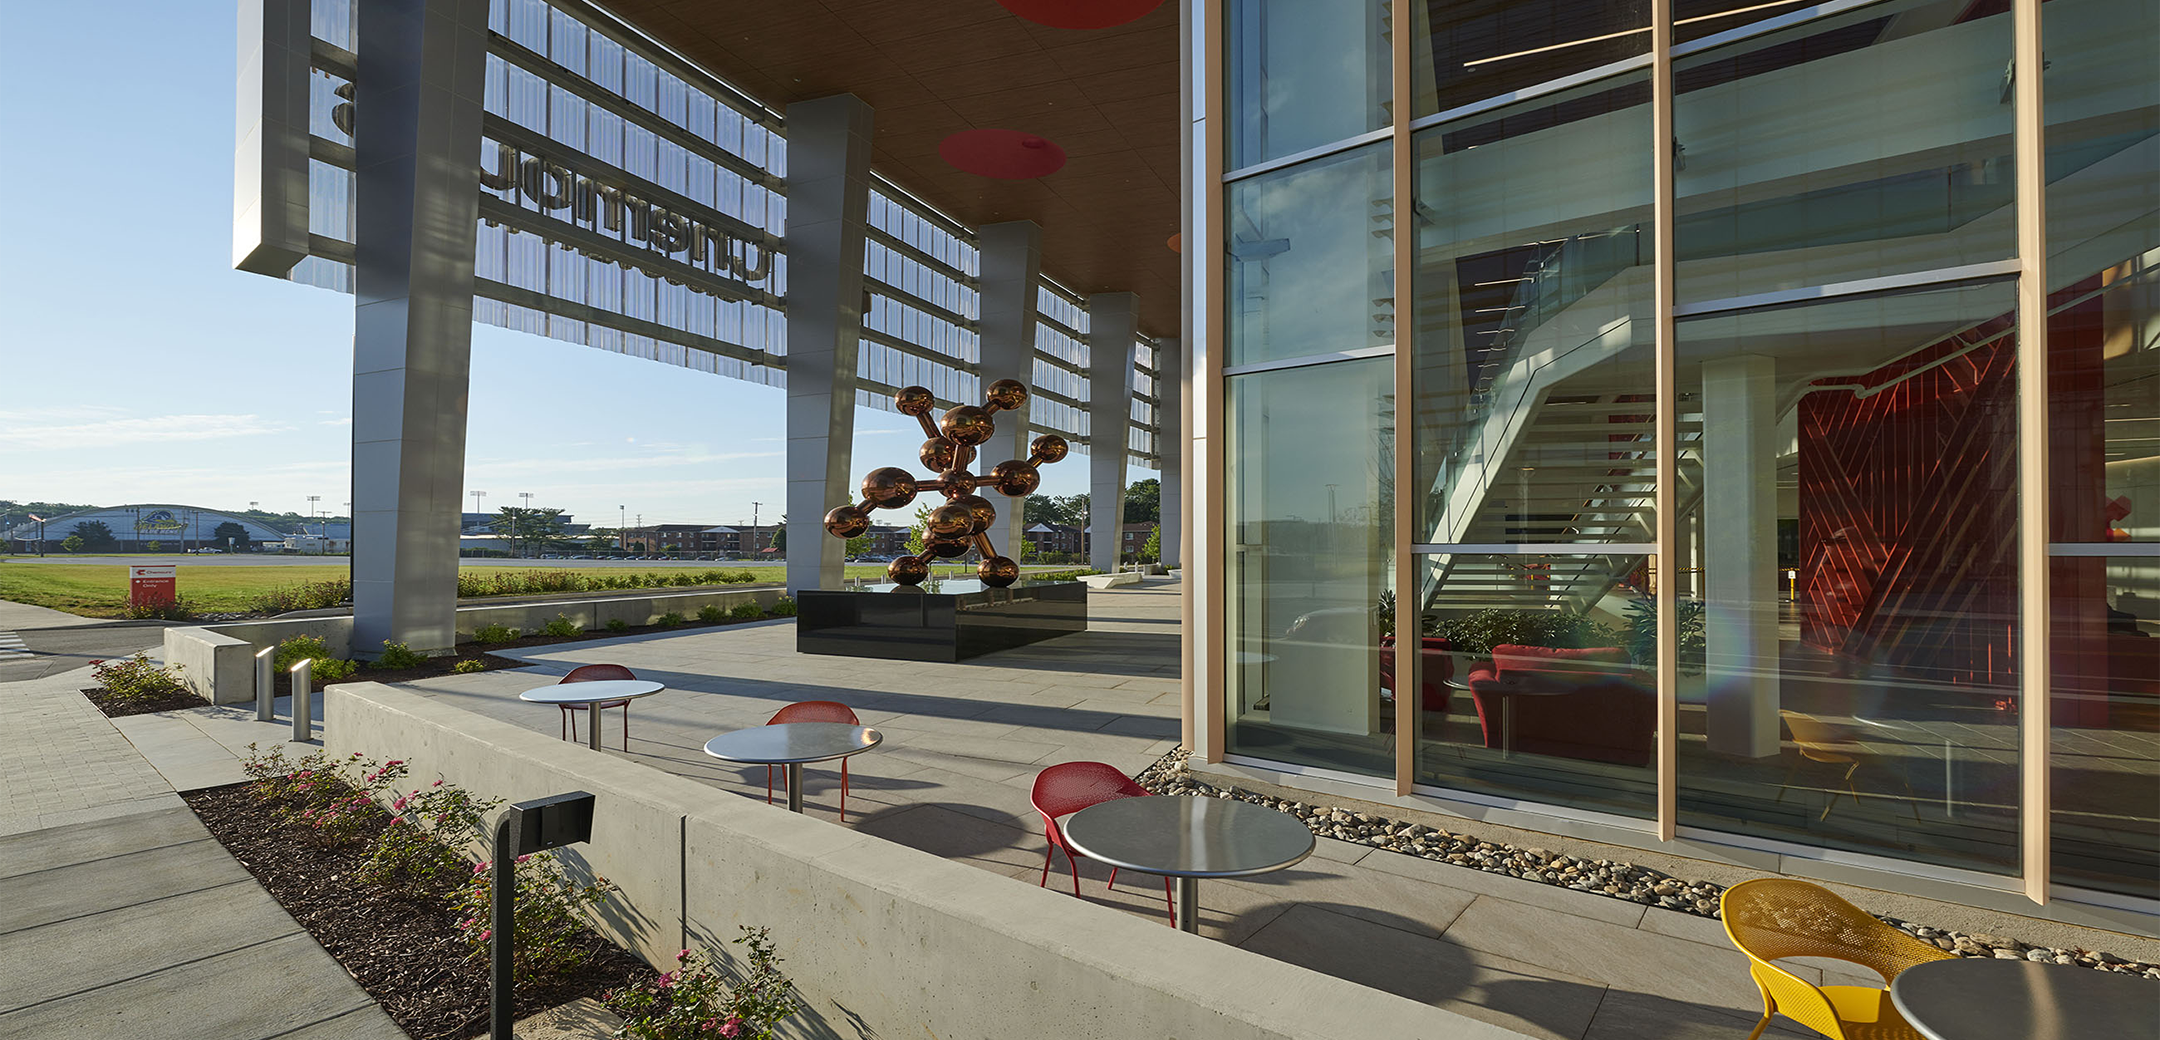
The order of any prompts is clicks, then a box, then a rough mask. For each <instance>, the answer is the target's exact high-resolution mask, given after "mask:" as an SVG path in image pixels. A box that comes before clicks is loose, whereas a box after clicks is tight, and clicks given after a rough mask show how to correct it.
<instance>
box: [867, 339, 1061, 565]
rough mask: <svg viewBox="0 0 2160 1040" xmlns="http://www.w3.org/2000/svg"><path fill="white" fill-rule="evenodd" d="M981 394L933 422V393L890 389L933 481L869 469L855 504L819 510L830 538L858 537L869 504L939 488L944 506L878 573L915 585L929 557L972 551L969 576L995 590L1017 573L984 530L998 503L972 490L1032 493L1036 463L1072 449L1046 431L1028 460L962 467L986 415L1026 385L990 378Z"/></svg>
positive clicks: (902, 504) (898, 505) (892, 504)
mask: <svg viewBox="0 0 2160 1040" xmlns="http://www.w3.org/2000/svg"><path fill="white" fill-rule="evenodd" d="M983 397H984V401H983V404H982V405H981V406H980V407H977V406H975V405H972V404H963V405H960V406H959V407H957V408H949V409H946V411H945V414H944V415H943V416H942V417H940V418H939V419H938V421H937V422H936V423H935V424H932V423H931V421H930V410H931V409H932V408H935V407H936V406H937V398H935V397H934V396H932V395H931V393H930V391H929V390H927V389H925V388H923V387H919V386H910V387H903V388H901V389H900V391H899V392H898V393H895V394H893V405H894V406H895V407H897V408H898V409H899V411H900V414H902V415H912V416H914V417H915V419H916V421H918V422H920V423H922V428H923V432H924V433H925V434H928V435H929V437H930V439H929V440H926V441H924V442H923V446H922V451H921V452H920V453H919V455H920V457H921V459H922V463H923V465H925V466H928V467H930V469H931V471H932V472H934V473H936V474H937V479H935V480H917V479H915V475H914V474H912V473H909V472H908V471H907V470H904V469H901V468H899V467H898V466H886V467H883V468H881V469H874V470H871V471H870V473H869V474H868V475H867V476H865V477H863V482H862V498H863V500H862V502H861V503H860V504H855V503H850V504H848V505H844V506H838V507H836V508H834V509H833V511H832V512H829V513H827V514H825V533H826V534H829V535H832V536H833V537H835V538H854V537H857V536H859V535H861V534H862V533H863V532H865V531H868V530H869V529H870V511H871V510H873V509H904V508H906V507H907V506H908V505H910V504H912V503H913V502H914V501H915V496H916V495H918V494H921V493H923V492H928V491H936V492H943V493H944V495H945V504H944V505H941V506H939V507H937V508H936V509H933V510H931V511H930V517H929V521H928V523H927V524H926V526H925V530H924V531H923V551H922V552H921V553H920V554H919V555H915V556H902V557H900V558H899V559H896V560H894V561H893V562H891V563H889V564H886V566H885V576H886V577H887V578H890V579H891V580H892V581H893V583H894V584H896V585H920V584H922V582H923V579H925V578H928V577H929V576H930V561H931V560H933V559H952V558H954V557H957V556H964V555H966V554H967V551H968V550H969V549H974V550H976V551H977V552H980V553H981V554H982V562H981V563H979V564H977V565H976V566H975V576H976V577H978V578H980V579H982V583H983V584H984V585H987V586H989V587H991V588H998V589H1002V588H1005V587H1006V586H1009V585H1011V584H1012V583H1013V582H1014V581H1015V580H1016V579H1018V578H1019V577H1020V565H1019V564H1017V563H1014V562H1013V561H1012V559H1011V558H1010V557H1006V556H1000V555H998V552H997V550H996V549H995V548H994V547H992V546H991V544H990V536H989V534H988V532H989V530H990V525H991V524H994V523H996V522H997V507H996V506H993V505H991V504H990V500H989V499H987V498H984V497H982V496H981V495H978V494H976V493H975V492H976V490H977V489H978V488H990V489H993V490H995V491H997V492H998V493H999V494H1001V495H1005V496H1007V497H1010V498H1018V497H1020V496H1021V495H1025V494H1028V493H1030V492H1033V491H1034V490H1035V489H1036V488H1037V487H1040V486H1041V485H1042V473H1041V471H1040V469H1039V467H1041V466H1043V465H1045V464H1048V463H1052V462H1056V461H1058V460H1060V459H1063V458H1064V457H1065V454H1066V452H1068V451H1070V450H1071V449H1070V447H1068V446H1067V445H1066V443H1065V438H1063V437H1060V436H1058V435H1057V434H1054V433H1046V434H1043V435H1042V436H1040V437H1037V438H1035V440H1034V442H1033V443H1032V444H1030V445H1028V457H1027V458H1024V459H1011V460H1008V461H1005V462H1000V463H998V464H997V465H995V466H993V467H991V468H990V472H989V473H988V474H985V475H983V476H979V477H978V476H976V475H975V474H973V473H970V472H968V464H969V463H971V462H973V461H975V448H976V446H977V445H979V444H983V443H985V442H987V441H988V440H989V439H990V438H991V436H992V435H994V434H996V433H997V423H996V421H995V419H994V418H993V417H994V416H995V415H996V414H997V413H998V412H1002V411H1010V410H1013V409H1016V408H1018V407H1020V406H1021V405H1023V404H1026V403H1027V398H1028V390H1027V387H1026V386H1024V385H1022V384H1021V383H1020V381H1019V380H1016V379H1000V380H998V381H997V382H995V383H992V384H990V386H989V388H988V389H987V390H985V391H984V393H983Z"/></svg>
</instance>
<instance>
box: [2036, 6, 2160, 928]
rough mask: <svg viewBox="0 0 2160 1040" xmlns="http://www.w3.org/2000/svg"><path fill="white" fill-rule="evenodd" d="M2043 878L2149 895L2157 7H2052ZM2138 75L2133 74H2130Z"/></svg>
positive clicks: (2159, 345) (2158, 220) (2158, 429)
mask: <svg viewBox="0 0 2160 1040" xmlns="http://www.w3.org/2000/svg"><path fill="white" fill-rule="evenodd" d="M2042 10H2043V11H2044V12H2045V13H2046V19H2047V20H2046V36H2045V37H2044V39H2045V41H2046V44H2047V48H2048V53H2049V54H2050V55H2057V54H2075V55H2077V60H2075V61H2056V62H2054V63H2053V64H2052V65H2051V66H2050V67H2049V68H2048V70H2047V78H2046V80H2045V81H2044V86H2045V92H2044V99H2045V104H2046V117H2047V134H2048V137H2047V161H2048V170H2047V174H2048V185H2047V218H2048V223H2047V232H2048V289H2049V297H2048V324H2047V333H2048V341H2047V364H2048V412H2049V420H2050V422H2049V431H2048V432H2049V446H2048V462H2049V465H2050V467H2051V477H2050V481H2049V483H2050V492H2051V497H2050V501H2049V532H2048V542H2049V548H2050V554H2051V556H2052V557H2053V560H2052V563H2051V569H2052V574H2051V577H2052V579H2053V588H2052V590H2051V593H2052V594H2051V596H2050V606H2051V611H2050V613H2051V615H2052V618H2051V620H2052V622H2053V630H2052V633H2051V635H2050V642H2051V644H2052V647H2051V648H2052V650H2053V654H2052V657H2053V660H2052V662H2051V671H2050V675H2051V676H2052V679H2053V682H2052V692H2053V708H2052V712H2051V719H2050V722H2051V729H2050V734H2049V737H2050V741H2049V761H2050V772H2051V776H2050V780H2051V783H2050V785H2049V788H2050V795H2051V797H2050V801H2049V808H2050V823H2051V826H2052V827H2053V835H2052V842H2051V844H2052V848H2053V877H2054V879H2055V880H2056V881H2057V882H2059V883H2062V884H2067V885H2076V886H2081V887H2088V888H2097V889H2102V890H2106V891H2112V892H2120V893H2125V894H2129V895H2137V896H2144V897H2147V898H2154V897H2160V71H2156V70H2160V58H2156V57H2155V54H2156V53H2160V44H2156V43H2155V41H2156V40H2160V6H2155V5H2153V4H2151V3H2149V2H2143V0H2053V2H2051V3H2049V4H2047V5H2046V6H2045V7H2044V8H2043V9H2042ZM2138 69H2143V70H2144V74H2143V75H2135V74H2128V73H2130V72H2132V71H2134V70H2138Z"/></svg>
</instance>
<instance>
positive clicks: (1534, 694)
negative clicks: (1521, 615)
mask: <svg viewBox="0 0 2160 1040" xmlns="http://www.w3.org/2000/svg"><path fill="white" fill-rule="evenodd" d="M1638 675H1639V673H1637V672H1636V671H1635V670H1634V669H1632V668H1630V667H1628V654H1627V651H1626V650H1624V649H1622V648H1620V647H1617V646H1601V647H1590V648H1587V649H1581V650H1561V649H1554V648H1552V647H1543V646H1515V645H1512V644H1505V645H1501V646H1496V647H1493V656H1492V662H1491V664H1490V665H1489V666H1487V667H1483V668H1477V669H1473V670H1472V671H1471V672H1470V698H1471V700H1472V701H1473V702H1474V703H1475V704H1476V705H1477V713H1478V724H1479V725H1480V726H1481V727H1482V728H1483V729H1484V733H1485V746H1486V747H1489V748H1504V747H1510V746H1512V747H1513V748H1514V750H1516V751H1521V752H1525V753H1528V754H1534V755H1552V756H1555V757H1558V758H1574V759H1581V760H1584V761H1590V762H1612V763H1615V764H1618V765H1627V766H1646V765H1649V764H1650V760H1651V756H1652V755H1653V753H1654V751H1655V746H1656V741H1655V737H1656V733H1657V698H1656V696H1655V695H1654V694H1653V693H1651V691H1649V690H1647V689H1645V688H1643V686H1642V684H1641V683H1640V682H1639V681H1638ZM1503 700H1511V701H1513V702H1514V706H1513V710H1512V711H1511V712H1508V711H1503V709H1502V701H1503ZM1503 719H1510V720H1512V723H1513V725H1514V726H1515V733H1514V739H1513V740H1512V741H1510V740H1509V739H1508V734H1506V733H1504V732H1502V729H1501V727H1502V725H1503V722H1502V720H1503Z"/></svg>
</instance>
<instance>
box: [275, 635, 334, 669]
mask: <svg viewBox="0 0 2160 1040" xmlns="http://www.w3.org/2000/svg"><path fill="white" fill-rule="evenodd" d="M308 659H313V660H314V662H315V668H314V671H313V674H314V676H315V678H317V679H321V678H324V677H325V676H327V675H329V674H330V672H331V671H333V670H334V669H331V668H325V667H324V662H328V661H335V660H337V658H335V657H332V656H331V654H330V644H328V643H325V642H323V641H322V637H320V636H287V637H286V638H285V639H283V640H282V641H280V642H279V643H278V645H277V653H276V654H274V655H272V656H271V658H270V661H271V666H272V667H274V668H276V669H277V670H278V671H281V672H283V671H288V670H290V669H291V668H292V666H293V665H296V664H299V663H300V662H301V661H303V660H308ZM345 664H346V665H347V666H348V667H347V668H346V669H345V671H344V672H343V673H342V674H340V675H339V676H338V677H339V678H344V677H345V676H346V675H350V674H352V668H351V667H350V665H351V664H352V662H350V661H347V662H345Z"/></svg>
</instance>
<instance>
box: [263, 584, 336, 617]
mask: <svg viewBox="0 0 2160 1040" xmlns="http://www.w3.org/2000/svg"><path fill="white" fill-rule="evenodd" d="M350 599H352V579H351V578H331V579H328V580H326V581H309V582H302V583H300V584H298V585H281V586H279V587H277V588H274V589H271V590H270V591H268V592H265V593H262V594H261V595H258V596H256V597H255V598H254V599H253V600H250V601H249V602H248V609H250V610H253V611H255V612H256V613H258V614H283V613H285V612H287V611H293V610H323V609H326V608H329V607H335V606H337V605H339V604H341V603H344V602H345V601H347V600H350Z"/></svg>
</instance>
